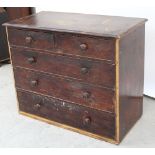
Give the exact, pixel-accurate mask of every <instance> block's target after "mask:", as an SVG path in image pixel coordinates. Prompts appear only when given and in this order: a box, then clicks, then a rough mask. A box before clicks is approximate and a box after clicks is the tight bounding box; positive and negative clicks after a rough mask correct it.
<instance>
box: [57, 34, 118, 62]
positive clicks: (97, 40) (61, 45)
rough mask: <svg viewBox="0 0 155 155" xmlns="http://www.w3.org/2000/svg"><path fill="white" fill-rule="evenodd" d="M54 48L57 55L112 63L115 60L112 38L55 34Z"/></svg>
mask: <svg viewBox="0 0 155 155" xmlns="http://www.w3.org/2000/svg"><path fill="white" fill-rule="evenodd" d="M56 48H57V49H58V52H59V53H67V54H71V55H78V56H83V57H90V58H97V59H106V60H112V61H113V62H114V58H115V57H114V56H115V54H114V51H115V40H114V39H113V38H102V37H90V36H86V35H80V36H78V35H72V34H69V33H68V34H67V33H64V34H62V33H57V34H56Z"/></svg>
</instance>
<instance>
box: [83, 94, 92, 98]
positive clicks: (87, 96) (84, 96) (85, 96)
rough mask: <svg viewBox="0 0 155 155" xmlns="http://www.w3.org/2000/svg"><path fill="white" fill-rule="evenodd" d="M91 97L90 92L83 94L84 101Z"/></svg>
mask: <svg viewBox="0 0 155 155" xmlns="http://www.w3.org/2000/svg"><path fill="white" fill-rule="evenodd" d="M90 96H91V93H90V92H83V98H84V99H89V98H90Z"/></svg>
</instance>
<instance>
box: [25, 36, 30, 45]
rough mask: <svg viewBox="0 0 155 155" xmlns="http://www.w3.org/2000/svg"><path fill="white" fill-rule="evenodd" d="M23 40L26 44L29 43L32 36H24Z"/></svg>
mask: <svg viewBox="0 0 155 155" xmlns="http://www.w3.org/2000/svg"><path fill="white" fill-rule="evenodd" d="M25 42H26V43H27V44H30V43H31V42H32V37H30V36H28V37H26V38H25Z"/></svg>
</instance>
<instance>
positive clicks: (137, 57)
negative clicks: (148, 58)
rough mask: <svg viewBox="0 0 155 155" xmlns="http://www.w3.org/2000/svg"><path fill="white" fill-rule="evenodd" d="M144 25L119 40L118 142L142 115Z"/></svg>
mask: <svg viewBox="0 0 155 155" xmlns="http://www.w3.org/2000/svg"><path fill="white" fill-rule="evenodd" d="M144 39H145V25H141V26H139V27H137V29H135V30H133V31H132V32H130V33H128V34H127V35H126V36H124V37H123V38H121V40H120V51H119V60H120V63H119V66H120V68H119V74H120V75H119V95H120V98H119V103H120V107H119V110H120V140H121V139H122V138H123V137H124V136H125V134H126V133H127V132H128V131H129V130H130V128H131V127H132V126H133V125H134V124H135V122H136V121H137V120H138V119H139V118H140V116H141V115H142V107H143V105H142V104H143V82H144Z"/></svg>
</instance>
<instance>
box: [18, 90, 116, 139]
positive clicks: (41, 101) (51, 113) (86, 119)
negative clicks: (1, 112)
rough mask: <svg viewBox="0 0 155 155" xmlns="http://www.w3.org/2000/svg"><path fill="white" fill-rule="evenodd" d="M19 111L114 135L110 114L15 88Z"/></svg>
mask: <svg viewBox="0 0 155 155" xmlns="http://www.w3.org/2000/svg"><path fill="white" fill-rule="evenodd" d="M17 96H18V101H19V109H20V111H24V112H27V113H30V114H34V115H37V116H40V117H43V118H46V119H49V120H52V121H55V122H58V123H62V124H66V125H69V126H72V127H75V128H79V129H82V130H85V131H88V132H91V133H94V134H98V135H101V136H105V137H109V138H112V139H114V137H115V118H114V116H113V115H112V114H110V113H106V112H102V111H98V110H94V109H90V108H87V107H83V106H79V105H76V104H72V103H68V102H64V101H60V100H58V99H53V98H49V97H44V96H40V95H36V94H34V93H29V92H25V91H20V90H17Z"/></svg>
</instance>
